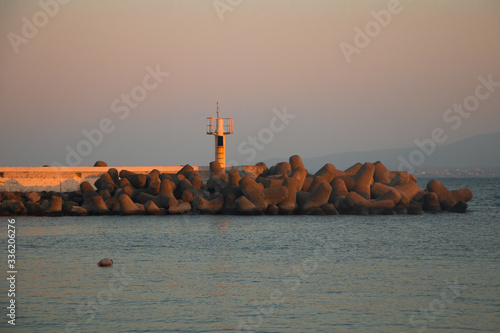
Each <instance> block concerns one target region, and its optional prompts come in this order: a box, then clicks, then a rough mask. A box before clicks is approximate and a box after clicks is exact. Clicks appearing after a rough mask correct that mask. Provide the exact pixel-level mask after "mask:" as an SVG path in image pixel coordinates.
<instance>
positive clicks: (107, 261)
mask: <svg viewBox="0 0 500 333" xmlns="http://www.w3.org/2000/svg"><path fill="white" fill-rule="evenodd" d="M111 265H113V260H112V259H109V258H104V259H101V261H99V262H98V263H97V266H99V267H109V266H111Z"/></svg>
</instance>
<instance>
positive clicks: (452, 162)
mask: <svg viewBox="0 0 500 333" xmlns="http://www.w3.org/2000/svg"><path fill="white" fill-rule="evenodd" d="M499 145H500V132H495V133H488V134H481V135H477V136H474V137H471V138H468V139H465V140H462V141H458V142H455V143H451V144H447V145H442V146H437V147H436V150H435V151H434V152H433V153H432V154H431V155H430V156H427V155H425V158H424V160H423V163H422V164H420V165H414V167H415V168H416V169H441V168H443V169H444V168H485V169H486V168H500V148H499ZM415 149H417V150H419V151H421V149H420V148H418V147H408V148H397V149H383V150H372V151H365V152H346V153H340V154H332V155H327V156H319V157H314V158H304V159H303V161H304V164H305V166H306V168H308V170H309V171H310V172H314V171H316V170H318V169H319V168H321V167H322V166H323V165H325V164H326V163H332V164H333V165H335V166H336V167H337V169H340V170H344V169H347V168H348V167H350V166H351V165H353V164H355V163H357V162H376V161H381V162H382V163H384V165H386V166H387V168H388V169H389V170H397V169H398V167H399V165H400V163H401V160H400V156H401V157H402V158H404V159H405V160H406V161H408V160H409V156H410V153H412V152H413V151H414V150H415ZM413 154H414V155H413V156H414V157H415V158H417V157H418V155H420V156H421V155H422V154H420V153H413ZM286 160H288V159H287V158H284V159H272V160H266V161H264V162H265V163H266V164H267V165H268V166H269V165H273V164H275V163H277V162H280V161H286ZM403 170H408V169H407V168H405V169H403Z"/></svg>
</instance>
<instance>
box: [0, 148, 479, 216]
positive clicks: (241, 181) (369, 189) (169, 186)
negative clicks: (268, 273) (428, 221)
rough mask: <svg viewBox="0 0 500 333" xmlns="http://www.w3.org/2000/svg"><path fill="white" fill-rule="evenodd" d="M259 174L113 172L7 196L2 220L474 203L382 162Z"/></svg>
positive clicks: (331, 211)
mask: <svg viewBox="0 0 500 333" xmlns="http://www.w3.org/2000/svg"><path fill="white" fill-rule="evenodd" d="M254 170H259V171H258V173H259V174H257V175H256V174H253V173H250V172H245V171H239V170H237V169H231V170H228V171H225V170H223V169H222V168H221V166H220V164H219V163H218V162H212V163H210V176H209V179H208V180H207V181H206V183H204V182H203V181H202V179H201V177H200V175H199V174H198V172H197V171H195V170H194V169H193V168H192V167H191V166H190V165H185V166H184V167H183V168H182V169H181V170H180V171H179V172H177V174H164V173H160V172H159V171H158V170H152V171H151V172H150V173H148V174H137V173H133V172H129V171H126V170H122V171H121V172H120V173H118V171H117V170H116V169H114V168H110V169H109V170H108V172H106V173H103V174H102V175H101V176H100V178H99V179H98V180H97V181H96V182H95V183H94V186H92V184H90V183H89V182H87V181H85V182H82V183H81V184H80V190H78V191H73V192H64V193H58V192H41V193H36V192H28V193H21V192H16V193H14V192H4V193H1V195H0V201H1V202H0V215H3V216H5V215H35V216H61V215H76V216H81V215H108V214H116V215H141V214H147V215H177V214H247V215H260V214H267V215H292V214H314V215H338V214H357V215H377V214H387V215H391V214H412V215H419V214H422V213H423V212H424V211H429V212H440V211H448V212H457V213H464V212H465V211H466V209H467V202H468V201H469V200H471V199H472V192H471V190H470V189H467V188H466V189H460V190H454V191H450V190H448V189H447V188H446V187H445V186H444V185H443V184H441V183H440V182H439V181H437V180H432V181H430V182H429V183H428V184H427V188H426V189H425V190H422V189H420V188H419V187H418V186H417V179H416V178H415V176H413V175H411V174H408V173H407V172H405V171H389V170H388V169H387V168H386V167H385V166H384V165H383V164H382V163H381V162H375V163H373V164H372V163H364V164H361V163H357V164H355V165H353V166H352V167H350V168H348V169H347V170H345V171H341V170H337V169H336V168H335V166H333V165H332V164H330V163H328V164H326V165H325V166H323V167H322V168H321V169H320V170H319V171H318V172H316V173H315V174H310V173H308V172H307V170H306V168H305V167H304V164H303V163H302V160H301V158H300V156H298V155H294V156H292V157H290V159H289V162H280V163H278V164H276V165H274V166H271V167H270V168H268V167H267V166H266V165H265V164H264V163H258V164H257V165H256V167H255V168H254Z"/></svg>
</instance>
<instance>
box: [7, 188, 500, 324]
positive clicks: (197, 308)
mask: <svg viewBox="0 0 500 333" xmlns="http://www.w3.org/2000/svg"><path fill="white" fill-rule="evenodd" d="M440 180H441V182H442V183H443V184H444V185H445V186H446V187H448V188H449V189H458V188H464V187H469V188H471V189H472V192H473V194H474V198H473V199H472V201H470V202H469V208H468V212H467V213H465V214H456V213H435V214H432V213H425V214H424V215H421V216H409V215H394V216H347V215H344V216H223V215H219V216H210V215H198V216H196V215H185V216H128V217H125V216H103V217H95V216H89V217H58V218H56V217H24V216H19V217H15V218H14V219H15V223H14V224H15V228H16V229H15V232H16V233H15V236H16V237H15V266H14V268H15V273H14V274H10V273H8V272H7V271H10V270H11V269H10V268H9V267H8V266H7V260H8V258H7V256H8V253H7V244H8V238H7V234H8V232H7V228H8V226H7V225H8V224H9V220H12V218H8V217H1V219H2V220H3V223H2V229H3V230H1V240H2V244H3V245H2V247H1V248H2V249H1V251H0V252H1V253H2V259H1V265H0V267H1V269H2V276H3V278H2V281H1V283H0V287H1V295H0V303H1V308H2V310H1V312H2V315H1V317H0V318H1V319H0V320H1V322H0V331H1V332H17V333H21V332H23V333H24V332H398V333H402V332H429V333H430V332H500V179H499V178H489V179H488V178H463V179H452V178H446V179H440ZM428 181H429V179H423V178H422V179H419V186H420V187H421V188H425V185H426V183H427V182H428ZM11 243H12V241H11ZM11 258H12V257H11ZM103 258H111V259H112V260H113V261H114V264H113V266H111V267H98V266H97V262H98V261H99V260H101V259H103ZM12 275H14V277H15V281H14V284H12V283H11V282H13V281H12V279H11V280H8V278H10V277H11V276H12ZM12 287H14V291H15V292H14V293H15V296H12V292H11V293H9V289H10V290H12ZM9 294H10V295H11V296H12V297H11V296H9ZM12 299H14V300H15V303H14V304H15V310H14V311H15V314H14V315H15V321H11V320H12V319H11V318H12V316H11V317H10V318H9V316H8V314H9V313H11V312H12V307H11V309H8V308H7V307H9V306H10V304H11V303H10V302H11V300H12ZM9 321H11V323H15V325H12V324H11V323H9Z"/></svg>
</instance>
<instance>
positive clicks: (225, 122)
mask: <svg viewBox="0 0 500 333" xmlns="http://www.w3.org/2000/svg"><path fill="white" fill-rule="evenodd" d="M207 134H208V135H214V136H215V160H216V161H217V162H219V163H220V166H221V167H222V168H225V167H226V135H229V134H233V118H219V102H217V118H212V117H209V118H207Z"/></svg>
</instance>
